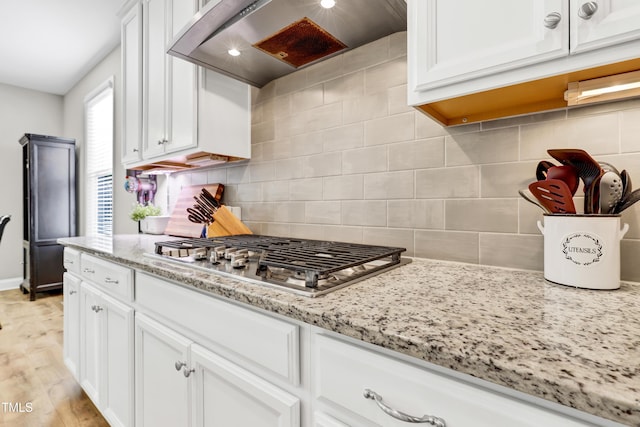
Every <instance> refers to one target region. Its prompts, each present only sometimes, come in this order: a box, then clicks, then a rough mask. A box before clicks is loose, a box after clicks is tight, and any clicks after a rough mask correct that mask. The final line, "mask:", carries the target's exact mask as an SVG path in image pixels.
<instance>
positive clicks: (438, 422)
mask: <svg viewBox="0 0 640 427" xmlns="http://www.w3.org/2000/svg"><path fill="white" fill-rule="evenodd" d="M364 397H365V399H371V400H375V402H376V403H377V404H378V407H379V408H380V409H381V410H382V412H384V413H385V414H387V415H389V416H390V417H392V418H395V419H396V420H400V421H404V422H406V423H427V424H430V425H432V426H436V427H446V426H447V424H446V423H445V421H444V420H443V419H442V418H438V417H434V416H433V415H423V416H422V417H414V416H411V415H408V414H405V413H404V412H400V411H398V410H397V409H393V408H391V407H389V406H387V405H385V403H384V402H383V401H382V396H380V395H379V394H378V393H376V392H375V391H373V390H369V389H368V388H365V389H364Z"/></svg>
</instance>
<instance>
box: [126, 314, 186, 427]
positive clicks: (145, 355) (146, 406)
mask: <svg viewBox="0 0 640 427" xmlns="http://www.w3.org/2000/svg"><path fill="white" fill-rule="evenodd" d="M135 325H136V326H135V330H136V332H135V340H136V344H135V346H136V351H135V353H136V357H135V372H136V374H135V376H136V426H138V427H144V426H149V427H154V426H161V425H167V426H189V425H191V422H190V421H189V414H190V404H191V399H190V396H189V393H190V389H189V382H188V381H187V378H185V376H184V375H183V372H182V368H183V367H184V366H188V365H189V364H190V360H189V359H188V351H189V346H190V345H191V340H189V339H187V338H185V337H184V336H182V335H180V334H178V333H177V332H174V331H172V330H171V329H169V328H167V327H166V326H164V325H161V324H160V323H158V322H156V321H154V320H153V319H150V318H149V317H147V316H145V315H143V314H136V320H135ZM176 368H178V369H176Z"/></svg>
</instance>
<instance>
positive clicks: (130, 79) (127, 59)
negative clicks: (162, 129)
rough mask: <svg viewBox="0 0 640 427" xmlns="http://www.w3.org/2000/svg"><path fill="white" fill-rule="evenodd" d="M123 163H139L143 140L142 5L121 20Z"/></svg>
mask: <svg viewBox="0 0 640 427" xmlns="http://www.w3.org/2000/svg"><path fill="white" fill-rule="evenodd" d="M120 36H121V42H122V45H121V46H122V47H121V50H122V53H121V54H122V98H123V101H122V116H121V117H122V163H131V162H135V161H138V160H140V158H141V152H140V142H141V140H142V4H140V3H136V4H135V5H134V6H133V7H132V8H131V10H130V11H129V13H127V14H126V15H125V17H124V18H122V23H121V26H120Z"/></svg>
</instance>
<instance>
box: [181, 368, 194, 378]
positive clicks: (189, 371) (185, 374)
mask: <svg viewBox="0 0 640 427" xmlns="http://www.w3.org/2000/svg"><path fill="white" fill-rule="evenodd" d="M195 371H196V370H195V369H187V367H186V366H185V367H184V371H183V372H184V376H185V378H189V375H191V373H192V372H195Z"/></svg>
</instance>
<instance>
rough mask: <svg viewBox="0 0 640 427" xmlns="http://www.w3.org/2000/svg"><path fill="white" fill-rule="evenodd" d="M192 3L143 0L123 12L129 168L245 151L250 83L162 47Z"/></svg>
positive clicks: (180, 164)
mask: <svg viewBox="0 0 640 427" xmlns="http://www.w3.org/2000/svg"><path fill="white" fill-rule="evenodd" d="M197 10H198V2H197V1H194V0H188V1H178V0H142V1H141V2H134V4H133V5H132V6H131V7H130V9H128V13H126V14H125V15H123V18H122V76H123V108H122V110H123V118H122V124H123V126H122V162H123V163H124V164H125V166H126V167H127V168H129V169H147V168H151V167H162V166H163V165H164V166H167V167H170V168H171V169H174V168H176V167H177V168H190V167H197V166H202V165H206V164H208V163H207V162H211V159H214V160H215V161H218V160H219V159H228V160H238V159H247V158H250V156H251V139H250V138H251V127H250V114H251V105H250V92H249V90H250V89H249V86H248V85H246V84H244V83H241V82H238V81H236V80H232V79H230V78H228V77H226V76H222V75H219V74H216V73H214V72H210V71H205V70H204V69H202V68H201V67H198V66H196V65H193V64H191V63H188V62H186V61H183V60H181V59H178V58H174V57H172V56H169V55H167V54H166V50H167V45H168V43H169V42H170V41H171V40H172V39H173V38H174V36H175V35H176V34H177V33H178V32H179V31H180V30H181V29H182V28H183V27H184V26H185V25H186V24H187V23H188V22H189V20H190V19H191V18H192V17H193V15H194V14H195V13H196V12H197ZM203 160H204V162H203Z"/></svg>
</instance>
